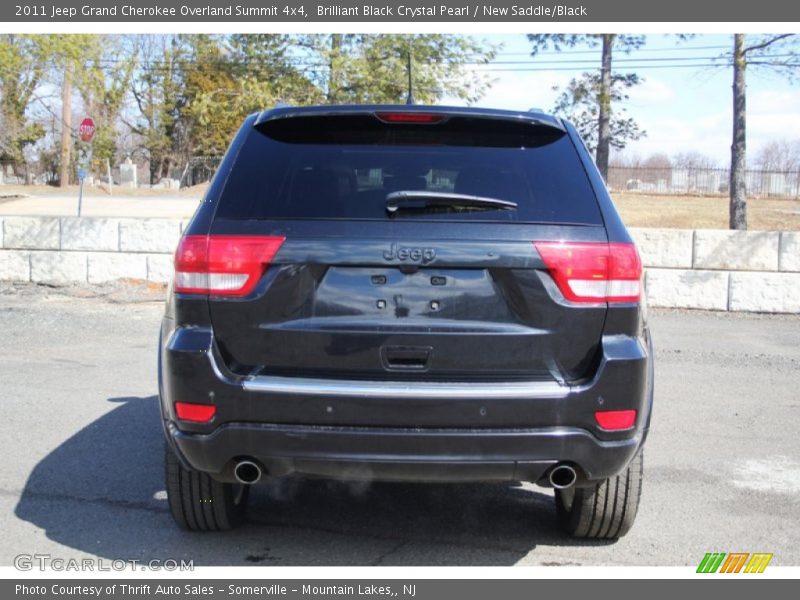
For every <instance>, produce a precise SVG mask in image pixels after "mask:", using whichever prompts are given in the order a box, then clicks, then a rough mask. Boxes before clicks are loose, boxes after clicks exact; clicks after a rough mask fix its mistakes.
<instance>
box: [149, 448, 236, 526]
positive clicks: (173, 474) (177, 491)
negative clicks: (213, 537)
mask: <svg viewBox="0 0 800 600" xmlns="http://www.w3.org/2000/svg"><path fill="white" fill-rule="evenodd" d="M164 463H165V475H166V485H167V499H168V500H169V509H170V512H171V513H172V518H173V519H175V522H176V523H177V524H178V526H179V527H181V528H182V529H187V530H189V531H228V530H230V529H234V528H235V527H237V526H238V525H240V524H241V522H242V521H243V520H244V511H245V508H246V507H247V497H248V494H249V491H250V490H249V488H248V486H246V485H242V484H233V483H221V482H219V481H217V480H215V479H212V478H211V477H210V476H209V475H208V474H207V473H201V472H199V471H195V470H192V469H187V468H185V467H184V466H183V465H182V464H181V462H180V461H179V460H178V457H177V456H175V452H174V451H173V450H172V448H170V446H169V444H165V457H164Z"/></svg>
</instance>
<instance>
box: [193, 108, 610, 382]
mask: <svg viewBox="0 0 800 600" xmlns="http://www.w3.org/2000/svg"><path fill="white" fill-rule="evenodd" d="M375 112H376V113H378V114H377V116H376V114H374V113H352V114H351V113H346V114H333V115H318V114H315V113H311V114H310V115H309V114H305V113H304V112H302V111H301V112H300V113H299V114H292V113H289V114H279V115H278V117H275V118H269V117H266V118H262V119H260V120H259V122H258V124H257V125H256V129H254V130H253V131H252V132H251V134H250V135H249V137H248V139H247V140H246V141H245V143H244V145H243V147H242V149H241V150H240V152H239V156H238V157H237V160H236V163H235V164H234V166H233V169H232V171H231V174H230V175H229V177H228V180H227V182H226V185H225V187H224V189H223V192H222V195H221V197H220V199H219V207H218V210H217V214H216V217H215V219H214V222H213V224H212V227H211V231H210V235H211V237H212V238H214V237H216V238H219V239H223V240H227V239H236V238H237V237H238V236H246V237H249V238H254V239H263V238H267V239H271V240H278V241H279V242H278V248H277V252H276V253H275V254H274V256H272V257H271V258H270V259H269V260H268V261H267V262H268V263H269V264H268V265H267V264H263V265H262V267H263V268H262V269H261V270H260V271H258V272H257V273H256V275H255V279H254V280H253V282H252V283H253V286H252V288H251V289H249V290H248V291H247V293H246V294H244V295H243V296H238V295H236V294H226V295H213V294H212V296H211V297H210V301H209V306H210V315H211V321H212V324H213V328H214V332H215V338H216V343H217V346H218V348H219V350H220V354H221V356H222V357H223V359H224V360H225V362H226V363H227V366H228V367H229V368H230V369H231V370H233V371H234V372H237V373H240V374H243V375H282V376H295V377H314V378H327V379H349V380H352V379H356V380H359V379H361V380H395V381H403V380H411V379H413V380H428V381H513V380H525V381H543V380H549V381H553V380H555V381H577V380H581V379H583V378H586V377H589V376H591V374H592V373H593V369H594V368H595V367H596V362H597V359H598V348H599V343H600V339H601V335H602V329H603V324H604V320H605V315H606V309H607V305H606V303H605V302H603V301H594V302H570V301H567V300H566V299H565V298H564V295H563V293H562V291H560V290H559V288H558V286H557V285H556V282H555V280H554V278H553V273H552V272H548V268H547V266H546V265H545V263H544V262H543V259H542V257H541V256H540V254H539V253H538V252H537V249H536V247H535V245H534V242H537V241H564V240H567V241H570V242H575V241H577V242H585V243H594V244H600V245H603V244H605V243H606V241H607V240H606V233H605V229H604V227H603V224H602V219H601V217H600V212H599V209H598V207H597V203H596V199H595V197H594V194H593V191H592V188H591V186H590V184H589V181H588V178H587V177H586V174H585V173H584V171H583V168H582V166H581V164H580V161H579V158H578V155H577V152H576V149H575V147H574V145H573V143H572V141H571V140H570V139H569V136H567V135H566V134H565V132H564V131H563V129H560V128H559V126H558V123H557V122H549V123H543V122H542V121H541V120H537V119H533V118H531V119H530V120H519V119H516V120H513V119H497V118H479V117H476V116H474V115H471V116H469V117H464V116H459V115H458V114H457V113H453V114H451V113H445V112H441V111H433V112H432V113H430V114H431V115H433V116H432V117H431V118H430V119H428V120H427V121H426V120H424V117H423V118H422V119H420V118H419V117H418V115H423V116H424V115H425V114H426V113H422V112H420V111H411V112H408V113H388V112H386V111H375ZM395 114H398V115H400V114H402V115H405V114H411V115H416V116H415V117H414V118H415V119H416V120H408V119H407V118H406V117H402V116H401V117H400V118H398V119H397V120H394V117H393V116H392V115H395ZM397 191H412V192H417V193H419V192H422V193H423V194H424V193H425V192H445V193H452V194H468V195H472V196H480V197H491V198H497V199H501V200H505V201H509V202H514V203H516V204H517V208H516V209H514V210H500V209H496V210H471V209H470V208H469V207H468V206H463V205H456V206H453V207H445V208H442V207H435V208H430V209H420V210H416V209H414V210H408V211H401V212H399V213H397V214H390V213H389V212H387V211H386V206H385V201H386V197H387V195H388V194H390V193H392V192H397Z"/></svg>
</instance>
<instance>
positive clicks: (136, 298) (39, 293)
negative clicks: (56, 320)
mask: <svg viewBox="0 0 800 600" xmlns="http://www.w3.org/2000/svg"><path fill="white" fill-rule="evenodd" d="M166 293H167V286H166V285H165V284H163V283H154V282H152V281H143V280H141V279H118V280H116V281H110V282H108V283H103V284H95V285H90V284H75V285H63V286H61V285H46V284H41V283H9V282H0V297H2V296H16V297H22V298H25V297H31V296H35V297H36V298H37V299H41V298H43V297H45V298H46V297H53V298H59V297H60V298H76V299H83V300H99V301H102V302H110V303H112V304H137V303H145V302H163V301H164V298H165V297H166Z"/></svg>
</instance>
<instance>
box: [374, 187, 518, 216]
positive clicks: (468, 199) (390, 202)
mask: <svg viewBox="0 0 800 600" xmlns="http://www.w3.org/2000/svg"><path fill="white" fill-rule="evenodd" d="M438 207H445V208H448V207H449V208H454V209H456V210H457V209H464V210H514V209H516V208H517V203H516V202H510V201H508V200H500V199H498V198H487V197H485V196H471V195H469V194H454V193H451V192H428V191H425V190H409V191H399V192H392V193H391V194H389V195H388V196H386V212H388V213H389V214H394V213H396V212H397V211H400V210H424V209H426V208H438Z"/></svg>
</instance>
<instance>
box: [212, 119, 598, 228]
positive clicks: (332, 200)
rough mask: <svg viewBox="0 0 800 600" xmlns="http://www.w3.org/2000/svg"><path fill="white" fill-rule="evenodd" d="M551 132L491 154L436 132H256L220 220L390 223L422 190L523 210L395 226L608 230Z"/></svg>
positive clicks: (563, 141) (565, 147)
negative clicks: (394, 204)
mask: <svg viewBox="0 0 800 600" xmlns="http://www.w3.org/2000/svg"><path fill="white" fill-rule="evenodd" d="M406 127H408V126H406ZM410 127H412V128H413V127H414V126H410ZM541 130H542V134H541V135H540V136H539V137H538V138H536V143H529V144H528V145H527V146H525V147H521V146H520V145H519V143H518V141H515V142H514V143H516V146H514V145H510V146H506V145H503V144H502V143H500V142H499V141H498V139H497V136H496V134H495V135H494V137H492V138H491V142H492V145H488V144H487V145H483V144H481V139H480V137H481V136H472V137H470V138H469V139H466V138H465V137H464V135H463V132H462V133H459V136H460V137H458V140H459V142H458V143H453V144H452V145H448V144H447V142H448V138H447V137H446V136H441V135H440V136H438V137H437V135H436V129H435V128H433V127H416V128H414V129H407V130H406V131H413V132H414V135H413V137H411V138H409V137H403V136H395V135H393V136H386V135H381V136H380V137H379V138H375V137H374V136H372V137H369V136H367V137H363V138H362V139H352V138H353V137H357V136H350V137H349V138H348V139H343V140H342V141H343V143H334V141H332V140H331V139H326V140H324V141H323V140H319V139H314V137H313V136H308V135H305V134H304V136H302V137H300V138H295V139H291V138H289V140H288V141H287V138H286V136H283V135H281V136H275V137H271V136H268V135H266V134H265V133H262V132H261V131H258V130H255V129H254V130H252V131H251V132H250V133H249V135H248V138H247V139H246V141H245V142H244V145H243V146H242V148H241V150H240V152H239V155H238V157H237V159H236V162H235V163H234V166H233V169H232V172H231V174H230V175H229V177H228V180H227V182H226V184H225V187H224V190H223V195H222V199H221V203H220V206H219V209H218V212H217V216H218V217H220V218H226V219H281V218H290V219H305V218H344V219H387V218H391V217H389V216H388V215H387V213H386V210H385V201H386V196H387V194H389V193H391V192H394V191H400V190H405V191H420V190H422V191H436V192H449V193H458V194H468V195H473V196H484V197H489V198H498V199H501V200H509V201H512V202H516V203H517V205H518V207H517V209H516V210H481V211H468V212H458V213H454V212H453V211H450V210H446V211H443V212H428V211H403V212H401V213H400V214H399V215H398V216H395V217H393V218H397V219H427V220H430V219H438V220H442V219H444V220H479V221H523V222H540V223H541V222H544V223H583V224H592V225H595V224H601V223H602V220H601V217H600V212H599V209H598V206H597V201H596V200H595V197H594V193H593V191H592V188H591V186H590V184H589V180H588V178H587V176H586V173H585V172H584V170H583V166H582V165H581V162H580V159H579V157H578V154H577V151H576V150H575V147H574V146H573V144H572V142H571V141H570V139H569V138H568V137H567V136H566V135H565V134H563V132H560V131H556V130H554V129H552V128H541ZM527 136H528V137H527V138H526V139H528V140H530V139H531V137H530V134H529V133H528V134H527ZM276 137H277V138H279V139H276ZM517 137H518V136H517ZM298 139H299V140H300V141H298ZM515 140H516V138H515Z"/></svg>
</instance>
